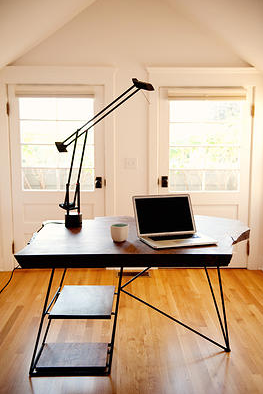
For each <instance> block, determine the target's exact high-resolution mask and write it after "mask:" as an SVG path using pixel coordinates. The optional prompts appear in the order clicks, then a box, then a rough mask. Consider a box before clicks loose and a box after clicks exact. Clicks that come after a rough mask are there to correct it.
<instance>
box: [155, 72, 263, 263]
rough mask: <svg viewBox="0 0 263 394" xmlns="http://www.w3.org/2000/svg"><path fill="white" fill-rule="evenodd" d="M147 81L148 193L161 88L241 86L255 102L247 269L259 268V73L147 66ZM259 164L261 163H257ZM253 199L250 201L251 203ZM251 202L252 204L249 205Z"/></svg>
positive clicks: (262, 99) (262, 183)
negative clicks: (148, 82)
mask: <svg viewBox="0 0 263 394" xmlns="http://www.w3.org/2000/svg"><path fill="white" fill-rule="evenodd" d="M147 72H148V80H149V81H150V83H151V84H152V85H153V86H154V88H155V91H154V92H153V93H152V95H151V105H150V108H149V135H148V193H150V194H157V193H158V174H159V169H158V163H159V139H160V138H161V130H160V117H161V116H164V115H163V114H162V113H161V110H160V107H161V96H160V90H161V88H173V87H177V88H179V87H196V88H198V87H204V86H205V87H214V86H217V87H242V88H244V89H245V90H247V91H248V92H250V94H251V95H253V98H254V103H255V108H256V110H255V117H254V118H253V134H252V136H251V138H252V141H251V142H252V143H251V163H250V164H251V170H250V171H251V174H250V175H251V176H250V201H249V212H248V215H249V226H250V228H251V237H250V255H249V256H248V268H249V269H258V268H262V269H263V261H262V255H263V246H262V242H261V234H262V224H261V218H262V213H263V212H262V211H263V207H262V190H263V179H262V176H261V177H260V178H259V174H260V173H263V163H262V158H263V152H262V149H261V147H262V146H263V137H262V127H263V115H262V111H263V108H262V106H263V104H262V103H263V78H262V73H260V72H259V71H257V70H256V69H255V68H253V67H242V68H235V67H233V68H232V67H231V68H228V67H227V68H210V67H204V68H195V67H189V68H181V67H180V68H176V67H147ZM259 163H261V164H259ZM252 196H253V201H252ZM252 202H253V203H252Z"/></svg>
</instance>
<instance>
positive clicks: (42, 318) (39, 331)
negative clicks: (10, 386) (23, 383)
mask: <svg viewBox="0 0 263 394" xmlns="http://www.w3.org/2000/svg"><path fill="white" fill-rule="evenodd" d="M54 273H55V268H53V269H52V271H51V274H50V279H49V283H48V288H47V294H46V298H45V301H44V306H43V311H42V315H41V320H40V325H39V329H38V333H37V339H36V343H35V347H34V351H33V356H32V361H31V365H30V369H29V375H30V376H32V374H33V371H34V368H35V365H36V361H37V360H36V352H37V349H38V344H39V340H40V335H41V331H42V327H43V322H44V318H45V315H46V309H47V303H48V299H49V294H50V290H51V285H52V281H53V277H54Z"/></svg>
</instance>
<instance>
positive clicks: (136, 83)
mask: <svg viewBox="0 0 263 394" xmlns="http://www.w3.org/2000/svg"><path fill="white" fill-rule="evenodd" d="M132 82H133V84H134V86H136V88H138V89H143V90H154V87H153V85H151V84H150V83H148V82H142V81H138V79H137V78H132Z"/></svg>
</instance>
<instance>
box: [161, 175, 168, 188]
mask: <svg viewBox="0 0 263 394" xmlns="http://www.w3.org/2000/svg"><path fill="white" fill-rule="evenodd" d="M161 187H168V176H166V175H165V176H162V177H161Z"/></svg>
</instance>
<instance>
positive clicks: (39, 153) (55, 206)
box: [8, 85, 105, 251]
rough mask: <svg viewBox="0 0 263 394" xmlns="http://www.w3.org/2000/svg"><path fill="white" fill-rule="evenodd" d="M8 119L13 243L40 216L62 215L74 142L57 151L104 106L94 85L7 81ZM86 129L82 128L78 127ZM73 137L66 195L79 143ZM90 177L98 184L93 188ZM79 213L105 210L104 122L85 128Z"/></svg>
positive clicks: (24, 238) (20, 241) (22, 239)
mask: <svg viewBox="0 0 263 394" xmlns="http://www.w3.org/2000/svg"><path fill="white" fill-rule="evenodd" d="M8 96H9V106H10V114H9V123H10V146H11V167H12V193H13V224H14V249H15V251H17V250H19V249H21V248H22V247H24V245H25V244H26V243H27V242H28V240H29V239H30V238H31V236H32V234H33V233H34V232H35V231H36V230H37V229H39V228H40V227H41V223H42V222H43V221H45V220H58V219H64V215H65V212H66V211H65V210H63V209H62V208H60V207H59V204H60V203H63V202H64V198H65V184H66V183H67V179H68V173H69V167H70V164H71V154H72V149H73V144H72V145H71V146H70V147H68V153H59V152H58V151H57V148H56V147H55V141H64V140H65V139H66V138H67V137H68V136H69V135H71V134H72V133H73V132H75V131H76V130H77V128H79V127H81V126H82V125H83V124H84V123H86V121H87V120H89V119H91V118H92V117H93V116H94V114H96V113H97V112H98V111H99V110H100V109H101V108H102V107H103V88H102V87H98V86H93V87H90V86H61V85H60V86H51V85H49V86H47V85H46V86H45V85H42V86H29V85H24V86H21V85H20V86H19V85H9V87H8ZM83 130H85V128H84V129H83ZM83 138H84V136H83V137H80V139H79V141H78V147H77V150H76V160H75V161H74V166H73V171H72V179H71V188H70V190H71V192H70V201H72V199H73V194H74V189H75V180H76V176H77V170H78V166H79V159H80V154H81V149H82V144H83ZM95 177H101V178H102V187H101V188H95ZM80 188H81V202H80V203H81V212H82V217H83V219H88V218H93V217H95V216H103V215H104V213H105V212H104V207H105V203H104V194H105V193H104V127H103V122H100V123H99V124H98V125H97V126H95V130H93V129H91V130H90V131H89V132H88V138H87V145H86V149H85V156H84V161H83V167H82V175H81V179H80Z"/></svg>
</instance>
